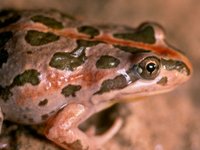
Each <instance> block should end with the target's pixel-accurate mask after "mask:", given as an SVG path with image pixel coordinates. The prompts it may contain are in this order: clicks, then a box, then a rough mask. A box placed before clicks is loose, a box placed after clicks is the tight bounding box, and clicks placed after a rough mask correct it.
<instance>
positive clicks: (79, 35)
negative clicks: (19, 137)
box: [0, 9, 192, 150]
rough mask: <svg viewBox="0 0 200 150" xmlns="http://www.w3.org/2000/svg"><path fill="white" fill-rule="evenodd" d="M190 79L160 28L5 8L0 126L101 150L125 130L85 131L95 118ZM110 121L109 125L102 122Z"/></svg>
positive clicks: (187, 65)
mask: <svg viewBox="0 0 200 150" xmlns="http://www.w3.org/2000/svg"><path fill="white" fill-rule="evenodd" d="M191 75H192V65H191V62H190V60H189V58H188V57H186V56H185V54H183V52H181V51H180V50H178V49H176V48H174V47H173V46H171V45H170V44H168V42H166V39H165V33H164V30H163V27H162V26H160V25H159V24H157V23H155V22H145V23H142V24H141V25H139V26H138V27H136V28H133V27H130V26H126V25H116V24H90V23H87V22H84V21H81V20H78V19H76V18H74V17H72V16H70V15H68V14H64V13H62V12H60V11H57V10H14V9H3V10H1V11H0V128H1V126H2V124H3V120H9V121H12V122H16V123H18V124H23V125H30V126H39V125H42V134H43V135H45V137H46V138H47V139H49V140H50V141H52V142H53V143H55V144H57V145H58V146H60V147H61V148H63V149H65V150H97V149H101V148H102V147H103V145H104V144H105V143H106V142H107V141H109V140H110V139H111V138H112V137H113V136H114V135H115V134H116V133H117V132H118V131H119V129H120V128H121V127H122V125H123V119H122V118H120V117H119V118H117V119H116V120H115V121H114V123H113V125H112V126H111V127H110V129H108V130H107V131H105V133H102V134H101V135H96V134H95V132H91V130H90V131H82V130H81V129H80V127H79V126H80V125H81V124H82V123H84V122H85V121H86V120H87V119H89V118H90V117H91V116H92V115H94V114H96V113H98V112H101V111H102V110H104V109H106V108H108V107H110V106H112V105H113V104H116V103H118V102H122V103H123V102H125V101H126V100H127V99H131V100H132V101H135V100H137V99H139V98H141V97H149V96H151V95H155V94H160V93H164V92H168V91H171V90H172V89H175V88H176V87H178V86H179V85H182V84H183V83H184V82H186V81H187V80H188V79H189V78H190V77H191ZM104 121H106V120H104Z"/></svg>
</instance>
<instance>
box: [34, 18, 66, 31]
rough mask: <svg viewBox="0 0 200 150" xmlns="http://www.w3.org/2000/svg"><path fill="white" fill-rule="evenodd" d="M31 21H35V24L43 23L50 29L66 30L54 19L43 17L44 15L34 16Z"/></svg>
mask: <svg viewBox="0 0 200 150" xmlns="http://www.w3.org/2000/svg"><path fill="white" fill-rule="evenodd" d="M31 20H33V21H34V22H39V23H42V24H44V25H46V26H48V27H50V28H53V29H62V28H64V27H63V25H62V23H61V22H58V21H57V20H55V19H53V18H49V17H46V16H42V15H37V16H33V17H32V18H31Z"/></svg>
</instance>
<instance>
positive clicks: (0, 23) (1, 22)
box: [0, 10, 20, 28]
mask: <svg viewBox="0 0 200 150" xmlns="http://www.w3.org/2000/svg"><path fill="white" fill-rule="evenodd" d="M19 19H20V15H19V14H18V12H17V11H14V10H1V11H0V28H3V27H6V26H8V25H10V24H12V23H15V22H17V21H18V20H19Z"/></svg>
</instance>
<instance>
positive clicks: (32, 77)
mask: <svg viewBox="0 0 200 150" xmlns="http://www.w3.org/2000/svg"><path fill="white" fill-rule="evenodd" d="M39 75H40V73H39V72H38V71H37V70H34V69H31V70H26V71H24V72H23V73H22V74H19V75H17V76H16V77H15V78H14V80H13V83H12V86H23V85H24V84H26V83H30V84H32V85H38V84H39V83H40V79H39Z"/></svg>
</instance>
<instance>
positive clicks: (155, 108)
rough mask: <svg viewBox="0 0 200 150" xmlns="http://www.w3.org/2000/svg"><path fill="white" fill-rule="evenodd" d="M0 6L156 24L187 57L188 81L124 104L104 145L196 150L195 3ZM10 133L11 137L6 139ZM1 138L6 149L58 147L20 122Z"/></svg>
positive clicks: (49, 1) (154, 0) (199, 105)
mask: <svg viewBox="0 0 200 150" xmlns="http://www.w3.org/2000/svg"><path fill="white" fill-rule="evenodd" d="M0 8H17V9H36V8H54V9H59V10H61V11H63V12H68V13H70V14H73V15H74V16H76V17H78V18H80V19H82V20H87V21H88V22H92V23H116V24H126V25H130V26H137V25H138V24H140V23H141V22H144V21H155V22H159V23H160V24H161V25H162V26H164V28H165V30H166V33H167V35H166V38H167V39H168V42H169V43H171V44H172V45H174V46H176V47H178V48H179V49H181V50H182V51H184V53H185V54H186V55H187V56H188V57H189V58H190V59H191V60H192V63H193V66H194V74H193V76H192V78H191V80H190V81H189V82H187V83H186V84H184V85H183V86H182V87H179V88H178V89H176V90H175V91H173V92H171V93H168V94H162V95H159V96H154V97H149V98H147V100H145V101H139V102H137V103H130V104H128V105H126V106H124V107H128V110H129V111H130V113H129V115H126V117H125V123H124V125H123V127H122V129H121V130H120V131H119V133H118V134H117V135H116V136H115V137H114V138H113V139H112V140H111V141H109V142H108V143H107V144H106V145H105V146H104V149H105V150H110V149H115V150H199V149H200V117H199V114H200V92H199V90H200V88H199V86H200V78H199V76H200V67H199V66H198V64H200V59H199V58H200V50H199V49H200V48H199V47H200V44H199V43H200V28H199V25H200V19H199V18H200V1H197V0H176V1H174V0H168V1H160V0H151V1H149V0H101V1H100V0H85V1H83V0H82V1H81V0H79V1H78V0H76V1H73V0H65V1H63V0H56V1H55V0H0ZM120 109H123V107H120ZM5 128H7V126H5ZM16 129H17V130H16ZM11 133H12V134H14V136H12V137H9V135H10V134H11ZM4 139H5V140H8V139H11V141H12V142H11V143H10V144H11V147H10V149H16V150H25V149H27V148H28V149H30V150H36V149H37V150H58V149H59V148H57V147H55V146H54V145H52V144H50V142H49V141H47V140H45V139H44V138H43V137H42V136H40V135H34V131H33V130H32V129H30V128H29V127H24V126H23V127H21V126H16V125H11V126H10V125H9V130H7V131H6V133H5V138H4Z"/></svg>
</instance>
